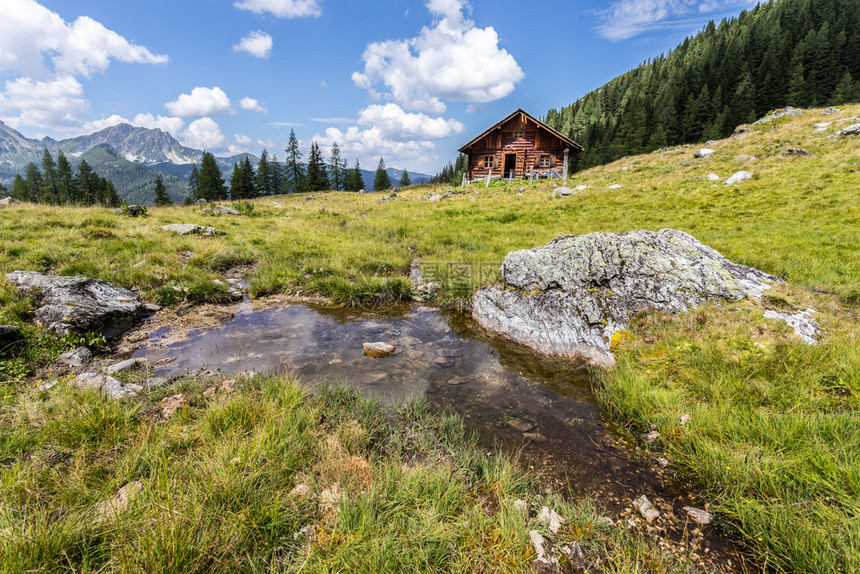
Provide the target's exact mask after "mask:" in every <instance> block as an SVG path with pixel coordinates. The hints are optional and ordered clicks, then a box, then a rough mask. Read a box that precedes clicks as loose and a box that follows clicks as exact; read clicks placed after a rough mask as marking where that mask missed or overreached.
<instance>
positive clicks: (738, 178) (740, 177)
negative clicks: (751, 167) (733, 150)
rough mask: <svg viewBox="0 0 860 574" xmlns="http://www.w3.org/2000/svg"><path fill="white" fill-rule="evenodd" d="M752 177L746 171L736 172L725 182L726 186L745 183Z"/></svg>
mask: <svg viewBox="0 0 860 574" xmlns="http://www.w3.org/2000/svg"><path fill="white" fill-rule="evenodd" d="M752 176H753V175H752V174H751V173H750V172H748V171H739V172H736V173H735V174H734V175H732V177H730V178H729V179H727V180H726V185H735V184H736V183H741V182H744V181H747V180H748V179H752Z"/></svg>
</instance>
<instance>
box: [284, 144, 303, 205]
mask: <svg viewBox="0 0 860 574" xmlns="http://www.w3.org/2000/svg"><path fill="white" fill-rule="evenodd" d="M286 152H287V173H286V176H287V182H286V188H287V193H297V192H300V191H303V190H304V168H303V167H302V152H301V151H299V140H298V138H297V137H296V132H295V131H294V130H290V141H289V142H288V143H287V149H286Z"/></svg>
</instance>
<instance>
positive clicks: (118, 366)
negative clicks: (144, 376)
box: [106, 358, 146, 375]
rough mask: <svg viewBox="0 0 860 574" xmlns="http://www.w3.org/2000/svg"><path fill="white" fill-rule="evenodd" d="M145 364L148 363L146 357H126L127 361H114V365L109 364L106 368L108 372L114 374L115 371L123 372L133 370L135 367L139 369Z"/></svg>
mask: <svg viewBox="0 0 860 574" xmlns="http://www.w3.org/2000/svg"><path fill="white" fill-rule="evenodd" d="M145 364H146V361H145V360H144V359H140V358H137V359H126V360H125V361H120V362H119V363H114V364H113V365H111V366H109V367H108V368H107V369H106V370H107V372H108V374H111V375H112V374H114V373H122V372H124V371H132V370H134V369H139V368H140V367H142V366H143V365H145Z"/></svg>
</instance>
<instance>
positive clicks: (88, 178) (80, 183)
mask: <svg viewBox="0 0 860 574" xmlns="http://www.w3.org/2000/svg"><path fill="white" fill-rule="evenodd" d="M100 183H101V182H100V181H99V176H98V174H96V173H93V168H91V167H90V164H89V163H87V160H85V159H82V160H81V163H79V164H78V174H77V176H76V177H75V187H77V188H78V190H79V193H80V196H81V204H83V205H95V204H96V203H98V200H99V191H100V189H99V187H100V186H99V184H100Z"/></svg>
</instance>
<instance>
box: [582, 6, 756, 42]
mask: <svg viewBox="0 0 860 574" xmlns="http://www.w3.org/2000/svg"><path fill="white" fill-rule="evenodd" d="M755 4H756V2H753V1H750V0H617V1H616V2H615V3H613V4H612V5H611V6H610V7H609V8H607V9H606V10H604V11H602V12H600V17H601V20H603V22H602V23H601V24H600V25H598V26H597V32H598V33H599V34H600V35H601V36H603V37H604V38H607V39H609V40H612V41H620V40H627V39H628V38H632V37H633V36H637V35H639V34H642V33H644V32H650V31H653V30H662V29H669V28H693V29H694V28H696V27H698V26H700V25H701V24H703V22H701V20H700V19H699V18H697V16H701V15H713V14H714V13H721V12H725V11H726V10H734V9H737V8H738V7H751V6H754V5H755Z"/></svg>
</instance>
